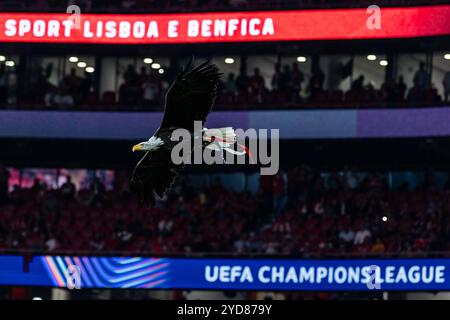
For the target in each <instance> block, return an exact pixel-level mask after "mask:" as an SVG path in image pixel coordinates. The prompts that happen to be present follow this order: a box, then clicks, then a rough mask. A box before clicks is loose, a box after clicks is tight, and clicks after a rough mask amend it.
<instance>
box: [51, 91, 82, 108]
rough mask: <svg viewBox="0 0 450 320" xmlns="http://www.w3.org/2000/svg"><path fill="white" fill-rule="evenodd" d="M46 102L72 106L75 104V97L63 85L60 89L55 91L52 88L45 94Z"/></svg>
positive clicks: (56, 105) (53, 104)
mask: <svg viewBox="0 0 450 320" xmlns="http://www.w3.org/2000/svg"><path fill="white" fill-rule="evenodd" d="M45 104H46V105H47V106H49V107H50V106H53V107H62V108H65V107H72V106H73V105H75V100H74V98H73V97H72V96H71V95H70V94H69V93H68V92H67V90H66V88H65V87H64V86H63V85H61V86H60V87H59V89H58V90H57V91H56V92H54V91H53V90H52V89H51V90H50V91H49V92H48V93H47V94H46V96H45Z"/></svg>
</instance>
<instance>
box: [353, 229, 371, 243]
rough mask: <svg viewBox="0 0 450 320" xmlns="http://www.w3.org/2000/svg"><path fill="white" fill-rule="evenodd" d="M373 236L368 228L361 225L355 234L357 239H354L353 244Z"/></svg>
mask: <svg viewBox="0 0 450 320" xmlns="http://www.w3.org/2000/svg"><path fill="white" fill-rule="evenodd" d="M371 236H372V234H371V233H370V231H369V230H368V229H367V228H364V227H361V228H360V229H359V230H358V231H357V232H356V234H355V240H354V241H353V244H355V245H359V244H363V243H365V242H366V240H367V239H368V238H370V237H371Z"/></svg>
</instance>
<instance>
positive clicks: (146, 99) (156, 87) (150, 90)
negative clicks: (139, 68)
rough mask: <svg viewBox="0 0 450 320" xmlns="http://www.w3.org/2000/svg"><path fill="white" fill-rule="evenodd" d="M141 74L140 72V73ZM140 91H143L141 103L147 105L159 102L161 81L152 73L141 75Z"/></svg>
mask: <svg viewBox="0 0 450 320" xmlns="http://www.w3.org/2000/svg"><path fill="white" fill-rule="evenodd" d="M141 75H142V74H141ZM141 81H143V82H142V91H143V103H144V104H148V105H155V104H157V103H158V102H159V99H160V94H161V90H162V88H161V82H160V81H159V80H158V78H156V77H155V75H154V74H152V73H151V74H150V75H148V76H145V77H144V76H142V78H141Z"/></svg>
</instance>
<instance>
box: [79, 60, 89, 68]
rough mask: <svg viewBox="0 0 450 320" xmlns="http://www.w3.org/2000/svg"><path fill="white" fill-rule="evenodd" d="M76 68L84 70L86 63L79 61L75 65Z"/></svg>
mask: <svg viewBox="0 0 450 320" xmlns="http://www.w3.org/2000/svg"><path fill="white" fill-rule="evenodd" d="M77 66H78V67H79V68H86V66H87V64H86V62H83V61H80V62H78V63H77Z"/></svg>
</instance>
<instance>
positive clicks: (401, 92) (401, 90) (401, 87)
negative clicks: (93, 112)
mask: <svg viewBox="0 0 450 320" xmlns="http://www.w3.org/2000/svg"><path fill="white" fill-rule="evenodd" d="M396 89H397V95H398V100H399V101H403V100H404V99H405V93H406V84H405V81H404V79H403V76H400V77H398V82H397V86H396Z"/></svg>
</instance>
